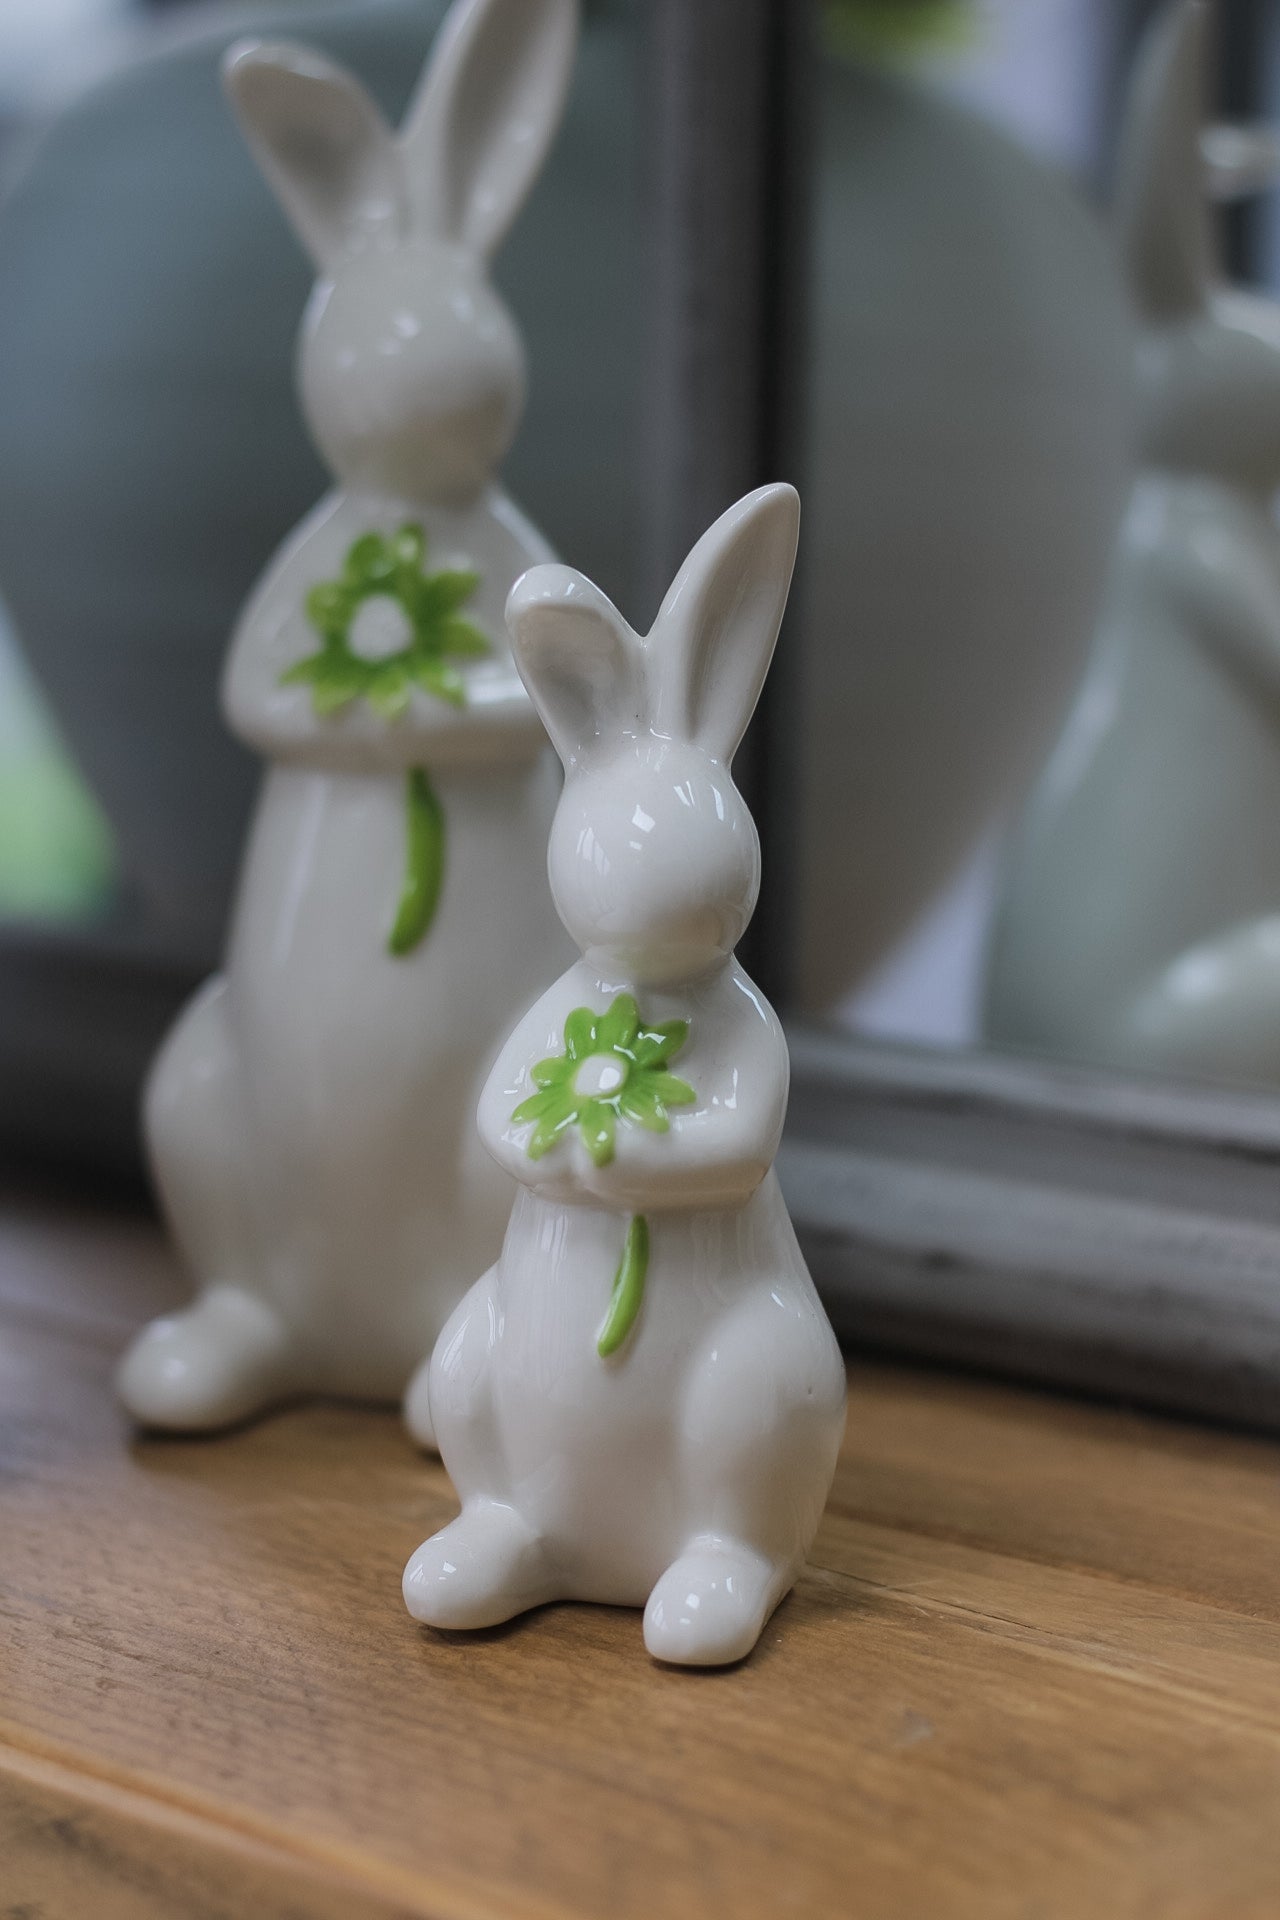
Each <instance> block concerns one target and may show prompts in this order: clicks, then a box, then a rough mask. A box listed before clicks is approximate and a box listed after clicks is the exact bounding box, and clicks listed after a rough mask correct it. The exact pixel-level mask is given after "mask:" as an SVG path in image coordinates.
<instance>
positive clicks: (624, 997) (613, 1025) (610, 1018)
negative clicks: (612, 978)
mask: <svg viewBox="0 0 1280 1920" xmlns="http://www.w3.org/2000/svg"><path fill="white" fill-rule="evenodd" d="M639 1030H640V1009H639V1007H637V1005H636V1003H635V1000H634V998H633V997H632V995H631V994H629V993H620V994H618V995H617V997H616V998H615V999H614V1001H613V1004H612V1006H611V1007H610V1008H609V1010H608V1012H607V1013H602V1014H601V1016H600V1019H599V1021H598V1022H597V1024H596V1042H597V1044H598V1045H599V1046H600V1047H602V1048H606V1047H607V1048H608V1049H609V1050H610V1051H611V1052H613V1051H615V1050H616V1051H618V1052H622V1053H625V1052H626V1051H628V1050H629V1048H630V1046H631V1042H632V1041H633V1040H634V1039H635V1037H636V1034H637V1033H638V1032H639Z"/></svg>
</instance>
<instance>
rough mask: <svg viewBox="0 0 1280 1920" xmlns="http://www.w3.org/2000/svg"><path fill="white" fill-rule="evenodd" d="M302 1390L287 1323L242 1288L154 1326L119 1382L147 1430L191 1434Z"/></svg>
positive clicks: (224, 1290) (214, 1294) (220, 1291)
mask: <svg viewBox="0 0 1280 1920" xmlns="http://www.w3.org/2000/svg"><path fill="white" fill-rule="evenodd" d="M297 1386H298V1381H297V1377H296V1373H295V1369H294V1365H293V1358H292V1354H291V1351H290V1344H289V1338H288V1334H287V1333H286V1331H285V1328H284V1326H283V1324H282V1322H281V1321H280V1320H279V1319H278V1317H277V1316H276V1315H275V1314H274V1313H273V1312H272V1311H271V1309H270V1307H268V1306H267V1305H266V1303H265V1302H264V1301H261V1300H257V1299H255V1298H254V1296H253V1295H252V1294H249V1293H245V1292H244V1291H243V1290H242V1289H241V1288H239V1287H213V1288H211V1289H210V1290H209V1292H208V1293H206V1294H204V1295H203V1296H202V1298H201V1299H200V1300H198V1301H197V1303H196V1304H195V1306H194V1307H189V1308H188V1309H187V1311H186V1312H185V1313H178V1314H173V1315H170V1316H166V1317H165V1318H164V1319H162V1320H153V1321H152V1322H151V1325H150V1326H149V1327H144V1328H143V1330H142V1332H141V1333H140V1334H139V1335H138V1337H137V1339H136V1340H135V1341H134V1343H133V1345H132V1346H131V1347H130V1349H129V1351H128V1353H126V1355H125V1357H124V1359H123V1360H122V1361H121V1363H120V1371H119V1373H118V1374H117V1376H116V1388H117V1391H118V1392H119V1395H120V1398H121V1400H123V1402H124V1404H125V1407H126V1408H127V1409H128V1411H129V1412H130V1413H131V1414H132V1415H133V1417H134V1419H135V1420H137V1421H138V1422H139V1424H140V1425H142V1426H144V1427H167V1428H171V1429H174V1430H176V1431H178V1432H185V1433H200V1432H208V1431H209V1430H211V1429H213V1428H215V1427H229V1426H232V1425H234V1423H235V1422H236V1421H237V1420H244V1419H247V1418H248V1417H249V1415H250V1414H254V1413H261V1412H262V1411H263V1409H264V1408H266V1407H268V1406H270V1405H272V1403H273V1402H275V1401H278V1400H282V1399H285V1398H286V1397H287V1396H288V1395H289V1394H290V1393H291V1392H293V1391H294V1390H296V1388H297Z"/></svg>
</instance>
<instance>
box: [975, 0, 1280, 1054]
mask: <svg viewBox="0 0 1280 1920" xmlns="http://www.w3.org/2000/svg"><path fill="white" fill-rule="evenodd" d="M1208 25H1209V17H1208V14H1207V12H1206V9H1205V8H1204V6H1202V5H1201V4H1199V0H1177V4H1175V5H1174V6H1172V7H1171V8H1170V9H1169V10H1167V11H1166V13H1165V14H1163V15H1162V16H1161V17H1160V19H1159V20H1158V21H1157V23H1156V25H1155V28H1154V30H1153V33H1152V37H1151V39H1150V40H1149V42H1148V43H1147V45H1146V47H1145V49H1144V53H1143V56H1142V58H1141V60H1140V63H1139V68H1138V74H1137V80H1136V84H1135V88H1134V93H1133V98H1132V102H1131V105H1130V109H1129V113H1128V116H1127V123H1126V128H1125V143H1124V147H1123V150H1122V156H1121V159H1122V167H1121V192H1120V200H1119V214H1120V225H1121V238H1122V241H1123V248H1124V254H1125V259H1126V263H1127V267H1128V272H1129V276H1130V279H1131V283H1132V288H1133V293H1134V296H1135V299H1136V301H1137V304H1138V308H1139V314H1140V319H1141V323H1142V332H1141V335H1140V341H1139V350H1138V358H1137V369H1136V378H1137V385H1138V391H1139V404H1140V420H1141V428H1142V472H1141V473H1140V475H1139V478H1138V482H1137V485H1136V487H1135V490H1134V493H1133V497H1132V500H1131V503H1130V506H1129V510H1128V514H1127V516H1126V518H1125V521H1124V524H1123V528H1122V531H1121V535H1120V543H1119V549H1118V552H1117V555H1116V558H1115V562H1114V569H1113V574H1112V581H1111V588H1110V594H1109V599H1108V603H1107V606H1106V609H1105V613H1104V618H1103V623H1102V628H1101V631H1100V633H1099V636H1098V642H1097V646H1096V650H1095V653H1094V656H1093V659H1092V662H1091V665H1090V668H1089V671H1088V673H1087V675H1086V678H1085V680H1084V683H1083V686H1082V688H1081V691H1080V694H1079V696H1078V698H1077V701H1076V704H1075V708H1074V710H1073V713H1072V715H1071V718H1070V720H1069V722H1068V725H1067V728H1066V731H1065V732H1064V734H1063V736H1062V739H1061V740H1060V742H1059V744H1058V746H1057V749H1056V750H1055V753H1054V755H1053V757H1052V759H1051V760H1050V762H1049V765H1048V767H1047V769H1046V771H1045V773H1044V775H1043V777H1042V779H1041V783H1040V786H1039V789H1038V791H1037V793H1036V794H1035V796H1034V797H1033V800H1032V802H1031V805H1030V807H1029V810H1028V814H1027V817H1026V820H1025V822H1024V824H1023V828H1022V830H1021V833H1020V836H1019V839H1018V842H1017V844H1016V846H1015V848H1014V852H1013V855H1012V858H1011V860H1010V863H1009V868H1008V872H1007V876H1006V882H1005V887H1004V893H1003V898H1002V901H1001V905H1000V909H999V913H998V917H997V921H996V927H995V934H994V941H993V947H992V960H991V969H990V974H989V982H988V1004H987V1030H988V1032H989V1034H990V1035H991V1037H992V1038H993V1039H996V1040H998V1041H1000V1042H1001V1043H1005V1044H1009V1045H1013V1046H1019V1047H1030V1048H1035V1049H1039V1050H1041V1051H1047V1052H1053V1053H1057V1054H1064V1055H1068V1056H1072V1057H1076V1058H1080V1059H1086V1060H1092V1061H1098V1062H1103V1063H1110V1064H1113V1065H1115V1066H1118V1067H1121V1068H1125V1069H1153V1070H1175V1071H1185V1072H1188V1073H1194V1074H1204V1075H1212V1076H1223V1077H1247V1078H1255V1079H1269V1080H1272V1081H1277V1080H1280V832H1277V822H1278V821H1280V533H1278V532H1277V527H1276V523H1275V520H1274V518H1273V515H1272V502H1273V496H1274V494H1275V491H1276V488H1277V486H1280V306H1277V305H1276V304H1275V302H1273V301H1271V300H1268V299H1264V298H1261V297H1259V296H1256V295H1251V294H1248V293H1243V292H1240V291H1239V290H1237V289H1235V288H1229V287H1227V286H1225V285H1223V284H1222V282H1221V280H1220V278H1219V274H1218V271H1217V266H1216V254H1215V247H1214V244H1213V239H1214V236H1213V233H1212V230H1211V225H1210V209H1209V207H1208V205H1207V203H1206V192H1205V160H1204V156H1203V154H1202V151H1201V133H1202V122H1203V95H1204V85H1205V74H1206V71H1207V59H1208V47H1207V44H1206V41H1207V29H1208ZM1235 144H1236V145H1237V146H1238V148H1239V152H1240V156H1241V160H1242V166H1241V172H1240V180H1239V184H1240V185H1241V186H1242V187H1243V186H1248V185H1251V184H1252V185H1256V184H1257V182H1256V177H1251V170H1253V171H1256V160H1257V148H1256V145H1255V144H1251V143H1250V142H1249V141H1248V140H1242V141H1239V142H1237V143H1235ZM1222 146H1223V143H1222V142H1221V141H1219V142H1218V148H1219V151H1221V150H1222ZM1216 185H1217V187H1218V190H1219V191H1220V192H1221V191H1222V190H1223V188H1224V186H1226V187H1229V186H1230V185H1231V182H1230V181H1226V182H1224V181H1223V180H1222V178H1221V168H1219V178H1218V180H1217V182H1216Z"/></svg>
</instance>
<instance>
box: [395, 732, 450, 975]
mask: <svg viewBox="0 0 1280 1920" xmlns="http://www.w3.org/2000/svg"><path fill="white" fill-rule="evenodd" d="M405 816H406V817H405V860H404V885H403V886H402V887H401V889H400V899H399V902H398V904H397V906H396V917H395V924H394V926H393V927H392V929H391V934H390V937H389V938H388V940H387V946H388V948H389V949H390V951H391V952H392V953H394V954H405V953H412V952H413V949H414V948H415V947H416V946H417V944H418V942H419V941H420V940H421V939H423V938H424V937H425V935H426V933H427V930H428V929H429V927H430V925H431V922H432V921H433V920H434V919H435V914H436V908H437V906H438V905H439V903H440V888H441V887H442V885H443V884H444V808H443V807H442V806H441V805H440V801H439V799H438V798H437V796H436V792H435V789H434V787H433V786H432V785H431V782H430V780H428V778H427V771H426V768H425V767H410V769H409V772H408V774H407V775H406V776H405Z"/></svg>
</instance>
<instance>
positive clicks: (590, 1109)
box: [578, 1100, 615, 1167]
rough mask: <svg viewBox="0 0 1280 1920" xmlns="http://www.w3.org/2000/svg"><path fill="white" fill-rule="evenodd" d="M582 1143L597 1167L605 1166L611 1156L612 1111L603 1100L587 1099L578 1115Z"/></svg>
mask: <svg viewBox="0 0 1280 1920" xmlns="http://www.w3.org/2000/svg"><path fill="white" fill-rule="evenodd" d="M578 1124H579V1128H580V1130H581V1133H582V1144H583V1145H584V1146H585V1148H586V1149H587V1152H588V1153H589V1154H590V1155H591V1158H592V1159H593V1160H594V1162H595V1164H596V1165H597V1166H598V1167H607V1166H608V1164H609V1162H610V1161H611V1160H612V1158H613V1147H614V1128H615V1121H614V1113H613V1108H612V1107H608V1106H606V1105H605V1104H604V1102H603V1100H588V1101H587V1103H586V1105H585V1106H584V1107H583V1109H582V1112H581V1113H580V1114H579V1116H578Z"/></svg>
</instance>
